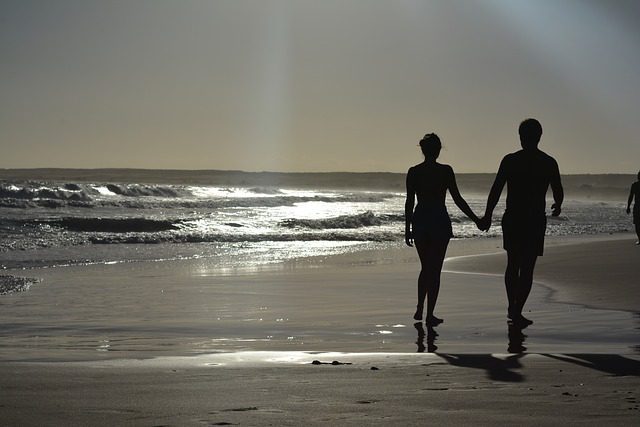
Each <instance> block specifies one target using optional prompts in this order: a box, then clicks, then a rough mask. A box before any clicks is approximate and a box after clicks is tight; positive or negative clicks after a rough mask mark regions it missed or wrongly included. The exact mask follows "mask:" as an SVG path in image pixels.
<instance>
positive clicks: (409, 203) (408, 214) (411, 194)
mask: <svg viewBox="0 0 640 427" xmlns="http://www.w3.org/2000/svg"><path fill="white" fill-rule="evenodd" d="M415 198H416V189H415V185H414V182H413V174H412V173H411V169H409V171H408V172H407V200H406V202H405V203H404V241H405V243H406V244H407V246H413V235H412V234H411V220H412V218H413V204H414V203H415Z"/></svg>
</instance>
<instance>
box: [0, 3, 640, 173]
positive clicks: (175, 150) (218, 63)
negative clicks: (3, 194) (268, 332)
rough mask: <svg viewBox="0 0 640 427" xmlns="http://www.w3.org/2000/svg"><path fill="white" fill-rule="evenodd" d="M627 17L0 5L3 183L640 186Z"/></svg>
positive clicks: (418, 8)
mask: <svg viewBox="0 0 640 427" xmlns="http://www.w3.org/2000/svg"><path fill="white" fill-rule="evenodd" d="M638 22H640V2H638V1H622V0H619V1H604V0H602V1H599V0H582V1H577V0H562V1H558V0H530V1H526V0H476V1H471V0H468V1H461V0H440V1H436V0H432V1H427V0H424V1H409V0H406V1H405V0H385V1H376V0H361V1H355V0H354V1H349V0H321V1H318V0H308V1H307V0H295V1H294V0H291V1H284V0H283V1H277V0H273V1H270V0H255V1H251V0H228V1H214V0H211V1H204V0H198V1H196V0H191V1H190V0H180V1H178V0H176V1H165V0H150V1H143V0H122V1H115V0H100V1H92V0H78V1H68V0H56V1H52V0H42V1H29V0H16V1H7V0H0V150H1V154H0V167H6V168H13V167H90V168H94V167H142V168H178V169H242V170H249V171H259V170H272V171H392V172H403V171H406V169H407V168H408V167H409V166H410V165H411V164H415V163H418V162H419V161H421V155H420V152H419V149H418V147H416V144H417V141H418V140H419V139H420V138H421V136H422V135H423V134H424V133H426V132H429V131H435V132H437V133H438V134H440V136H441V138H442V140H443V144H444V145H445V150H444V151H443V153H442V155H441V161H442V162H444V163H449V164H451V165H452V166H453V167H454V169H455V170H456V171H458V172H492V171H495V169H496V168H497V165H498V163H499V161H500V159H501V157H502V156H503V155H504V154H505V153H507V152H509V151H515V150H516V149H518V148H519V143H518V138H517V126H518V124H519V122H520V121H521V120H522V119H524V118H526V117H530V116H532V117H536V118H538V119H539V120H540V121H541V122H542V124H543V127H544V131H545V133H544V135H543V140H542V143H541V148H542V149H543V150H545V151H547V152H548V153H550V154H552V155H554V156H555V157H556V158H557V159H558V161H559V163H560V168H561V171H562V172H563V173H602V172H627V173H635V172H637V171H638V169H640V81H639V77H640V25H639V24H638Z"/></svg>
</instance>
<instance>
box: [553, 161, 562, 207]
mask: <svg viewBox="0 0 640 427" xmlns="http://www.w3.org/2000/svg"><path fill="white" fill-rule="evenodd" d="M553 165H554V171H553V174H552V175H551V182H550V183H551V191H552V192H553V201H554V203H553V205H551V216H558V215H560V212H562V202H563V201H564V189H563V188H562V182H561V180H560V169H559V168H558V163H557V162H556V161H555V160H554V161H553Z"/></svg>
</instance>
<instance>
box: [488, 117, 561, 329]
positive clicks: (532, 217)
mask: <svg viewBox="0 0 640 427" xmlns="http://www.w3.org/2000/svg"><path fill="white" fill-rule="evenodd" d="M518 132H519V134H520V143H521V145H522V150H520V151H517V152H515V153H511V154H507V155H506V156H505V157H504V159H502V163H500V169H499V170H498V174H497V175H496V179H495V181H494V183H493V186H492V187H491V192H490V193H489V199H488V200H487V210H486V212H485V216H484V218H483V219H482V222H481V224H480V225H481V228H482V229H483V230H488V229H489V227H491V216H492V214H493V210H494V209H495V207H496V204H497V203H498V200H500V194H501V193H502V189H503V188H504V185H505V184H507V209H506V210H505V212H504V215H503V217H502V234H503V242H504V249H505V250H506V251H507V270H506V271H505V275H504V282H505V286H506V288H507V299H508V301H509V307H508V318H509V319H510V320H511V321H512V322H513V323H514V324H515V325H518V326H521V327H526V326H528V325H530V324H531V323H533V322H532V321H531V320H529V319H527V318H525V317H524V316H523V315H522V309H523V307H524V304H525V302H526V301H527V298H528V297H529V292H531V284H532V283H533V269H534V268H535V265H536V260H537V258H538V256H540V255H542V254H543V250H544V233H545V230H546V227H547V217H546V214H545V209H546V201H545V197H546V194H547V189H548V188H549V185H551V190H552V191H553V199H554V202H555V203H554V204H553V205H552V206H551V208H552V215H553V216H558V215H560V211H561V205H562V200H563V198H564V193H563V190H562V183H561V182H560V171H559V170H558V163H557V162H556V161H555V160H554V158H553V157H551V156H549V155H548V154H546V153H544V152H542V151H540V150H539V149H538V143H539V142H540V137H541V136H542V126H541V125H540V122H538V121H537V120H535V119H526V120H525V121H523V122H522V123H520V127H519V129H518Z"/></svg>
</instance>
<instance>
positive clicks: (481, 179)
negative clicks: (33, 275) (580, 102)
mask: <svg viewBox="0 0 640 427" xmlns="http://www.w3.org/2000/svg"><path fill="white" fill-rule="evenodd" d="M456 177H457V180H458V186H459V187H460V188H461V190H462V191H463V192H464V191H467V192H470V193H474V194H478V193H480V194H485V193H488V191H489V188H490V187H491V184H492V182H493V179H494V177H495V174H492V173H460V174H457V175H456ZM0 180H2V181H9V182H16V181H56V182H61V181H63V182H96V183H109V182H115V183H141V184H175V185H211V186H221V187H259V186H267V187H280V188H315V189H323V188H324V189H345V188H347V189H348V188H352V189H364V190H387V191H398V192H402V191H404V186H405V174H404V173H393V172H244V171H237V170H228V171H225V170H176V169H168V170H164V169H62V168H37V169H0ZM635 180H636V175H633V174H596V175H590V174H578V175H563V184H564V187H565V192H566V194H567V197H568V198H579V199H581V198H586V199H597V200H621V201H626V198H627V196H628V194H629V193H628V192H629V187H630V186H631V184H632V183H633V182H634V181H635Z"/></svg>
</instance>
